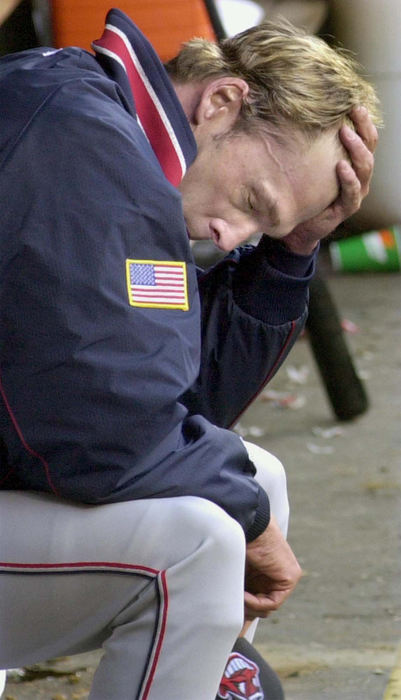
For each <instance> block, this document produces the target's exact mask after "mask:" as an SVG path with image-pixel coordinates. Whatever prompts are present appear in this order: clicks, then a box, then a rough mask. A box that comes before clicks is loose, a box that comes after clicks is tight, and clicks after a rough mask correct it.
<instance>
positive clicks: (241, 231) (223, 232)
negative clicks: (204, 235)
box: [210, 219, 259, 252]
mask: <svg viewBox="0 0 401 700" xmlns="http://www.w3.org/2000/svg"><path fill="white" fill-rule="evenodd" d="M210 232H211V238H212V240H213V242H214V244H215V245H216V246H217V247H218V248H220V250H223V251H226V252H229V251H230V250H233V248H235V247H236V246H238V245H240V243H243V242H244V241H246V240H248V238H249V237H250V236H253V235H254V234H256V233H259V230H258V227H257V226H256V224H255V223H253V222H251V221H243V222H238V223H235V224H233V223H230V222H228V221H225V220H224V219H213V220H212V221H211V222H210Z"/></svg>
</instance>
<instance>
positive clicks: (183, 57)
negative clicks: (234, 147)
mask: <svg viewBox="0 0 401 700" xmlns="http://www.w3.org/2000/svg"><path fill="white" fill-rule="evenodd" d="M166 68H167V70H168V72H169V74H170V76H171V78H172V79H173V80H174V81H175V82H177V83H187V82H192V81H203V80H206V79H214V78H218V77H221V76H225V75H227V76H236V77H240V78H242V79H243V80H245V81H246V82H247V84H248V86H249V94H248V96H247V98H246V100H244V104H243V107H242V114H241V116H240V120H239V123H238V128H240V129H245V130H250V129H252V127H255V126H257V125H259V126H260V125H261V124H263V123H265V122H266V121H267V122H269V123H270V124H276V125H280V124H281V125H282V124H283V123H284V124H288V122H290V123H291V124H292V125H294V126H295V127H297V128H298V129H300V130H301V131H302V132H304V133H305V134H313V133H315V132H316V131H325V130H328V129H331V128H334V127H339V126H341V125H342V124H344V123H346V122H347V123H349V120H348V116H347V115H349V112H350V111H351V109H352V108H353V107H354V106H357V105H364V106H365V107H366V108H367V109H368V111H369V113H370V115H371V117H372V119H373V121H374V123H376V124H377V125H380V124H381V118H380V110H379V102H378V98H377V96H376V94H375V91H374V89H373V87H372V85H370V84H369V82H368V81H367V80H366V79H365V78H363V77H362V76H361V75H360V69H359V66H358V65H357V63H356V62H355V60H354V59H353V58H352V57H351V55H350V54H349V53H347V52H345V51H344V50H341V49H338V48H336V49H335V48H333V47H331V46H329V45H328V44H327V43H326V42H325V41H323V40H322V39H320V38H318V37H316V36H310V35H308V34H306V33H305V32H304V31H303V30H300V29H297V28H295V27H294V26H292V25H291V24H290V23H289V22H288V21H286V20H279V21H277V22H268V21H266V22H262V23H261V24H259V25H257V26H256V27H252V28H251V29H247V30H246V31H244V32H242V33H241V34H237V35H236V36H235V37H232V38H229V39H224V40H222V41H220V42H219V43H218V44H217V43H213V42H210V41H207V40H204V39H192V40H191V41H189V42H187V43H186V44H184V45H183V47H182V49H181V51H180V53H179V54H178V56H177V57H176V58H174V59H173V60H172V61H170V62H169V63H168V64H167V66H166Z"/></svg>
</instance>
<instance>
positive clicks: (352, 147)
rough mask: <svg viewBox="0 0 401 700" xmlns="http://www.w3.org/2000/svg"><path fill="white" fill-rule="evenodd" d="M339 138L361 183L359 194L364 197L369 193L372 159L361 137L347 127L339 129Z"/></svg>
mask: <svg viewBox="0 0 401 700" xmlns="http://www.w3.org/2000/svg"><path fill="white" fill-rule="evenodd" d="M340 138H341V141H342V143H343V145H344V146H345V148H346V149H347V151H348V154H349V157H350V159H351V162H352V167H353V169H354V171H355V173H356V176H357V178H358V180H359V182H360V183H361V192H362V196H363V197H364V196H365V195H366V194H367V193H368V191H369V185H370V181H371V179H372V174H373V165H374V157H373V155H372V153H371V152H370V150H369V149H368V148H367V146H365V144H364V142H363V141H362V139H361V137H360V136H358V134H356V133H355V131H353V130H352V129H351V128H350V127H349V126H343V127H342V128H341V129H340Z"/></svg>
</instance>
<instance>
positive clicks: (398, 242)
mask: <svg viewBox="0 0 401 700" xmlns="http://www.w3.org/2000/svg"><path fill="white" fill-rule="evenodd" d="M329 252H330V257H331V262H332V265H333V268H334V269H335V270H340V271H344V272H369V271H376V272H398V271H399V270H400V269H401V228H400V227H399V226H391V227H389V228H386V229H381V230H379V231H369V232H368V233H363V234H361V235H360V236H351V237H350V238H344V239H343V240H340V241H333V242H332V243H330V245H329Z"/></svg>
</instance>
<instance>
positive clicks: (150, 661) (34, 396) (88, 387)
mask: <svg viewBox="0 0 401 700" xmlns="http://www.w3.org/2000/svg"><path fill="white" fill-rule="evenodd" d="M284 33H285V32H284ZM289 36H290V35H289ZM246 37H247V35H246V36H245V37H243V38H242V39H239V41H238V47H240V45H241V43H242V44H245V43H246V42H247V38H246ZM250 40H252V35H251V36H250ZM230 41H231V40H230ZM226 46H227V50H228V53H230V52H231V53H233V51H234V48H235V41H234V44H232V43H231V44H227V45H226ZM230 47H231V48H230ZM95 48H96V50H97V53H98V59H95V58H94V57H92V56H90V55H88V54H86V53H85V52H81V51H79V50H78V49H68V50H63V51H59V52H55V51H54V50H51V49H49V50H44V49H43V50H39V51H34V52H29V53H27V54H22V55H16V56H14V57H8V58H6V59H4V60H3V62H2V64H1V66H0V80H1V82H0V90H1V98H2V104H3V105H4V111H3V113H2V121H3V126H4V128H2V130H1V132H0V138H1V139H2V149H3V150H2V165H1V167H2V171H1V172H2V195H1V196H2V211H4V221H3V224H2V231H3V233H2V241H1V245H2V250H1V262H2V277H1V279H2V333H3V335H2V377H1V386H0V392H1V396H2V402H3V405H2V412H1V416H0V429H1V436H2V445H3V449H2V482H1V486H2V489H4V492H3V493H1V494H0V497H1V515H0V517H1V520H2V522H1V527H2V533H3V537H4V539H3V542H2V556H1V559H2V562H3V564H2V573H3V576H2V577H1V581H0V583H1V585H2V591H1V600H2V605H3V608H2V610H1V622H2V624H1V630H2V635H4V636H2V637H1V638H0V651H1V656H0V665H3V666H11V665H21V664H26V663H31V662H33V661H34V660H39V659H41V658H42V659H43V658H48V657H49V656H54V655H57V654H61V653H63V654H65V653H74V652H77V651H82V650H84V649H88V648H95V647H97V646H99V645H100V644H103V646H104V649H105V655H104V657H103V659H102V662H101V664H100V666H99V669H98V671H97V673H96V676H95V681H94V685H93V688H92V692H91V698H94V699H95V698H96V700H99V698H110V697H115V696H117V695H118V696H121V697H124V698H129V697H136V698H145V697H146V698H153V699H156V698H166V697H168V698H169V699H171V700H174V698H177V700H178V698H182V697H183V695H185V697H186V698H188V700H189V698H194V700H195V698H196V700H202V699H203V698H205V700H207V698H212V697H214V695H215V692H216V689H217V687H218V682H219V679H220V677H221V673H222V671H223V667H224V662H225V660H226V657H227V654H228V651H229V649H230V647H231V645H232V643H233V641H234V639H235V637H236V635H237V633H238V631H239V629H240V627H241V624H242V610H241V608H242V602H241V601H242V596H243V582H242V578H243V566H244V539H245V540H246V542H247V545H246V583H245V587H246V592H245V605H246V616H247V618H248V619H253V618H255V617H258V616H266V615H267V614H268V613H269V612H270V611H271V610H273V609H275V608H276V607H277V606H278V605H280V604H281V603H282V602H283V601H284V600H285V598H286V597H287V596H288V595H289V593H290V592H291V590H292V589H293V587H294V585H295V584H296V581H297V580H298V578H299V576H300V570H299V566H298V564H297V562H296V559H295V557H294V555H293V553H292V551H291V549H290V548H289V546H288V545H287V544H286V542H285V540H284V538H283V537H282V535H281V533H280V531H279V528H278V527H277V524H276V521H275V518H274V517H271V518H270V520H269V511H268V500H267V497H266V493H265V492H264V490H263V489H261V488H260V487H259V486H258V485H257V483H256V482H255V480H254V478H253V473H254V470H253V466H252V464H251V462H250V461H249V459H248V456H247V453H246V450H245V449H244V447H243V445H242V443H241V441H240V440H239V438H238V437H237V436H236V435H235V434H233V433H231V432H228V431H225V430H222V429H218V428H216V427H215V426H214V425H212V424H211V423H209V422H208V421H207V420H206V419H205V418H202V417H201V416H200V415H199V414H198V411H197V405H199V404H201V403H202V402H203V396H204V397H205V399H206V400H205V401H204V403H205V405H206V406H207V405H210V403H211V402H210V396H212V393H213V386H210V385H209V386H208V387H207V388H205V380H206V379H207V378H208V371H209V370H207V371H206V373H205V371H204V369H202V367H204V364H203V363H202V367H201V372H200V374H199V371H198V370H199V306H198V301H197V284H196V277H195V270H194V266H193V262H192V258H191V254H190V249H189V246H188V240H187V235H186V229H185V225H184V220H183V218H182V215H181V204H180V198H179V195H178V193H177V190H176V189H175V187H176V186H180V189H181V191H182V195H183V201H184V214H185V217H186V223H187V226H188V230H189V233H190V235H191V237H193V238H205V237H212V238H213V239H214V240H215V242H216V243H217V244H218V245H219V247H221V248H222V249H223V250H229V249H230V248H231V247H232V246H233V245H235V244H237V243H240V242H242V241H243V240H245V239H246V238H247V237H248V236H249V235H251V234H252V233H255V232H258V231H262V230H265V231H266V232H267V233H268V234H269V236H271V237H272V238H269V239H267V238H264V239H263V240H262V243H261V244H260V246H259V247H258V249H257V250H256V253H254V252H253V251H249V250H248V249H247V250H245V251H244V254H243V256H242V257H241V256H240V261H239V260H238V259H237V258H238V255H240V254H239V253H238V254H235V255H234V256H233V257H232V258H230V260H229V261H228V263H226V264H225V268H224V269H223V271H222V268H221V267H219V269H218V270H217V271H216V272H211V273H210V274H208V275H207V276H206V280H205V284H204V299H205V304H204V308H205V309H207V307H208V305H209V310H208V311H207V313H206V314H205V318H204V320H205V322H204V325H203V348H204V349H206V354H207V353H208V352H209V351H210V349H211V347H212V342H210V341H209V338H210V337H211V336H212V335H213V333H214V334H216V322H217V320H218V319H219V318H224V319H226V321H225V323H226V329H227V333H226V339H225V341H224V338H222V337H219V338H218V342H217V343H215V349H218V351H219V354H218V355H216V356H215V358H214V359H215V361H214V367H215V368H216V364H217V363H216V358H217V359H218V360H219V363H222V362H223V360H224V364H225V365H226V370H225V371H224V372H223V373H222V375H221V376H220V378H219V372H216V369H215V368H214V370H213V371H214V372H215V375H216V382H214V386H215V387H216V389H217V390H218V391H220V390H221V389H223V388H224V389H225V388H226V384H225V382H226V379H227V359H228V358H229V356H230V354H231V356H233V354H234V356H235V355H236V351H237V348H234V350H235V352H234V353H233V347H232V346H231V349H230V347H229V346H230V342H229V341H230V340H231V339H235V338H238V337H240V335H241V334H243V333H244V329H248V331H251V330H252V335H250V336H249V344H250V350H249V352H248V348H247V347H244V348H238V350H240V351H241V352H240V356H239V357H238V358H237V357H235V366H237V367H241V365H243V366H245V364H246V361H247V359H248V360H250V361H251V362H252V360H253V358H254V357H255V356H256V354H257V352H258V351H259V349H260V348H261V345H262V344H261V339H263V345H265V343H266V338H267V337H268V336H271V337H272V338H273V339H275V343H274V344H273V346H272V347H273V352H272V356H273V357H274V360H273V362H272V368H271V371H273V370H274V368H275V367H277V366H278V364H279V363H280V362H281V361H282V359H283V357H284V356H285V353H286V352H287V350H288V348H289V346H290V344H291V342H292V339H293V338H294V337H295V329H296V328H299V327H300V326H301V324H302V318H303V317H304V314H305V297H306V288H307V281H305V278H306V277H308V275H310V273H311V267H312V266H313V251H314V249H315V247H316V243H317V241H318V240H319V239H320V238H321V237H323V236H324V235H327V233H328V232H329V230H331V228H333V227H334V226H335V225H336V224H337V223H338V222H339V221H340V220H342V218H344V217H345V216H348V215H349V214H351V213H352V212H353V211H354V210H355V209H356V208H357V207H358V206H359V204H360V201H361V198H362V197H363V196H364V194H365V193H366V191H367V188H368V183H369V180H370V177H371V171H372V159H371V156H370V153H369V151H370V150H373V148H374V144H375V140H376V130H375V128H374V126H373V124H372V122H371V120H370V118H369V117H368V113H367V112H366V111H365V112H364V111H362V112H361V111H360V112H359V113H358V112H356V113H355V114H354V117H353V119H354V122H355V125H356V128H357V130H358V131H359V133H360V134H361V136H357V135H355V134H354V132H353V131H352V130H350V129H348V128H347V127H346V126H343V127H341V130H340V134H341V142H342V144H343V146H344V147H345V148H346V150H347V151H348V154H349V157H350V160H351V162H352V166H351V165H350V164H349V163H347V162H346V160H345V159H344V155H345V152H344V153H343V152H342V148H341V146H340V141H339V140H338V136H337V134H338V130H339V128H340V124H342V121H343V120H344V119H345V117H346V114H347V113H348V112H349V111H350V110H351V108H352V106H353V104H358V103H359V102H360V101H361V100H362V98H364V99H365V102H366V101H367V102H368V103H369V106H370V108H371V111H372V112H374V109H375V101H374V97H373V95H372V93H371V92H369V89H368V87H367V86H366V84H365V83H364V82H363V81H360V82H358V85H357V89H356V92H354V93H353V95H352V96H353V99H354V102H352V100H351V99H349V101H348V103H347V104H346V107H345V108H344V105H343V106H342V110H340V116H339V115H337V120H334V121H333V122H332V124H331V127H330V129H329V128H323V131H322V132H321V133H320V130H319V131H318V134H316V130H315V132H314V133H313V134H312V130H311V129H309V132H310V133H308V134H306V131H308V130H306V131H305V132H303V131H302V130H299V129H298V127H297V128H295V130H294V125H293V123H292V121H291V120H289V118H288V117H285V119H283V115H279V118H278V121H276V122H275V121H274V119H273V115H269V117H266V115H265V116H263V115H262V116H261V114H260V110H259V113H258V108H257V102H256V101H255V100H256V98H257V95H256V93H255V89H254V86H252V80H251V79H250V73H249V70H248V69H247V68H245V74H244V75H246V76H247V80H245V78H244V75H237V74H236V72H235V71H233V67H230V66H228V68H227V66H226V67H223V65H222V64H220V68H219V69H218V74H217V77H216V74H215V75H213V76H210V75H209V76H207V75H204V76H202V75H198V77H197V78H194V77H189V79H188V81H185V80H183V79H182V74H180V68H179V65H178V63H177V66H176V67H174V66H173V65H172V66H170V68H169V70H172V71H176V72H175V74H173V80H174V87H175V90H174V89H173V88H172V85H171V83H170V82H169V80H168V78H167V76H166V74H165V73H164V70H163V68H162V66H161V65H160V64H159V63H158V61H157V58H156V56H155V55H154V54H153V52H152V50H151V48H150V47H149V45H148V44H147V43H146V41H145V40H144V38H143V37H142V35H140V33H139V32H138V31H137V29H136V28H135V27H134V26H133V25H132V23H131V22H130V21H129V20H128V18H127V17H125V16H124V15H123V14H122V13H120V12H118V11H112V12H111V13H110V14H109V16H108V24H107V27H106V30H105V34H104V36H103V38H102V39H101V40H99V41H98V42H95ZM260 49H261V47H259V49H258V51H257V52H256V53H255V54H254V55H255V56H257V55H258V53H259V51H260ZM213 50H214V49H213ZM189 51H190V54H191V52H192V51H193V50H192V49H190V50H189ZM248 53H249V52H248ZM187 55H188V54H187ZM183 57H184V58H185V56H184V54H183ZM199 58H200V57H199ZM235 60H237V59H235ZM195 63H198V58H196V60H195ZM206 63H207V64H209V60H208V61H207V62H206ZM221 71H222V72H221ZM227 71H228V72H227ZM257 72H259V69H258V71H257ZM248 76H249V77H248ZM342 77H343V76H342ZM338 78H339V76H338ZM264 79H265V78H264V77H263V81H264ZM248 81H249V82H248ZM250 88H252V89H250ZM351 92H352V91H351V90H350V94H351ZM177 96H178V98H179V100H180V102H179V101H178V100H177ZM262 101H263V102H264V101H265V99H264V98H263V100H262ZM180 103H181V105H182V107H183V110H184V111H182V108H181V105H180ZM259 107H260V105H259ZM344 109H345V111H344ZM184 114H186V117H187V119H185V117H184ZM189 125H190V126H189ZM190 127H191V128H190ZM262 127H263V128H262ZM192 131H193V133H194V135H195V139H196V145H197V146H198V155H197V158H196V160H195V161H194V163H193V164H192V165H191V167H190V168H189V170H188V173H187V174H186V175H185V177H184V179H183V180H182V182H181V179H182V176H183V174H184V173H185V171H186V169H187V167H188V166H189V165H190V164H191V161H192V160H193V158H194V155H195V142H194V141H193V135H192ZM311 136H313V138H311ZM364 140H366V142H367V145H365V144H364ZM232 149H234V152H235V156H236V157H235V162H234V163H233V160H232V155H230V154H232ZM250 159H252V162H250ZM250 165H252V167H250ZM233 166H235V167H233ZM301 166H303V167H304V168H307V170H306V171H305V172H303V175H302V182H301V183H300V180H299V171H298V168H299V167H301ZM316 169H317V170H318V176H319V179H318V181H317V178H316ZM163 171H164V174H163ZM217 172H218V173H220V175H219V177H218V179H216V173H217ZM168 180H169V181H170V183H171V184H169V182H168ZM180 182H181V184H180ZM216 187H217V188H218V189H222V196H219V197H216V199H213V196H212V195H214V194H215V193H216ZM204 192H205V193H207V197H206V198H204V196H203V195H204ZM11 195H12V196H11ZM209 207H211V209H210V210H209ZM330 227H331V228H330ZM274 238H284V239H285V245H286V246H287V248H285V247H284V248H282V247H281V244H276V243H275V241H274ZM294 252H295V256H294V255H293V253H294ZM311 253H312V255H311ZM236 256H237V257H236ZM266 261H267V265H268V266H269V268H270V269H271V270H273V273H272V274H271V279H270V281H269V284H268V286H269V285H270V288H272V289H273V288H274V287H275V285H277V288H278V289H279V290H280V291H281V292H283V289H284V287H285V283H284V280H287V281H288V279H289V278H291V277H292V278H302V279H301V282H300V284H298V280H297V279H294V280H293V286H294V288H298V289H299V288H300V289H301V292H300V293H299V291H298V293H296V292H293V293H291V291H290V293H289V294H288V295H284V294H283V295H282V304H281V305H280V308H279V316H280V317H281V316H285V315H286V316H287V318H286V320H285V321H281V322H278V323H277V316H276V315H275V316H274V322H272V324H271V328H269V329H267V325H269V324H268V320H267V319H266V311H265V302H264V298H263V297H264V292H265V291H266V288H268V286H267V287H264V278H263V274H262V272H263V271H264V269H265V266H266ZM286 264H287V267H288V268H289V274H288V275H283V274H281V272H280V266H283V265H284V266H285V265H286ZM223 267H224V266H223ZM233 267H237V268H238V274H233V272H232V271H233ZM250 269H251V270H253V271H254V272H255V274H253V277H252V278H250V276H249V271H250ZM123 270H124V273H123ZM274 270H275V272H274ZM125 274H126V277H125ZM228 281H230V282H232V294H231V290H230V288H229V284H228ZM253 283H255V284H254V285H253ZM213 286H215V289H216V288H217V289H218V290H219V294H217V295H216V296H215V297H214V301H213V295H212V293H211V292H212V290H213ZM252 287H253V288H252ZM208 295H209V298H208ZM254 297H257V299H258V301H257V302H256V307H257V309H258V313H256V314H255V315H254V316H252V317H251V314H250V313H249V311H250V307H251V306H252V304H254V302H253V301H252V299H253V298H254ZM278 298H279V299H281V296H280V295H278ZM295 298H296V299H297V303H295V302H294V299H295ZM239 301H240V303H239ZM236 305H238V308H236ZM291 305H292V307H296V308H295V309H294V308H292V317H291V318H289V319H288V315H290V316H291V313H290V312H289V306H291ZM228 310H230V313H229V314H227V311H228ZM223 314H224V315H223ZM274 314H275V312H274ZM230 326H232V327H230ZM243 338H244V339H246V340H247V341H248V338H247V336H246V335H243ZM244 345H245V346H246V345H247V343H244ZM277 351H278V352H277ZM221 353H223V355H222V354H221ZM269 362H271V358H269ZM269 362H266V361H265V360H264V361H262V362H261V361H259V362H258V363H257V371H254V368H252V370H253V375H256V374H258V375H259V376H258V377H255V376H253V377H252V381H251V382H250V389H248V392H249V391H250V390H252V391H253V390H254V385H255V382H256V384H257V386H260V384H261V382H262V383H263V381H264V380H265V379H266V367H267V366H268V364H269ZM271 371H270V373H271ZM198 375H199V379H198V380H197V377H198ZM195 380H197V382H198V383H197V384H196V383H195ZM242 384H243V382H242ZM188 392H190V394H188ZM246 393H247V390H244V388H243V387H242V394H241V397H240V400H239V401H238V405H240V404H241V405H242V403H243V400H244V398H246ZM182 396H185V401H186V403H187V404H188V407H189V409H190V413H189V414H188V415H187V414H186V411H185V409H184V407H183V405H182V403H181V401H180V399H181V397H182ZM248 398H250V397H248ZM236 401H237V399H236ZM226 403H227V401H226ZM206 413H207V411H206V410H205V411H204V414H206ZM224 413H226V411H224ZM224 421H227V423H229V422H230V421H229V420H228V417H227V415H225V418H224ZM215 422H216V423H220V424H221V423H222V422H223V420H222V421H215ZM21 489H24V490H34V491H49V492H50V494H51V495H50V496H40V495H30V494H23V493H20V490H21ZM11 491H14V493H12V492H11ZM60 496H61V497H63V498H65V499H68V500H73V501H81V502H82V503H83V504H85V503H91V504H104V505H97V506H96V507H94V506H88V505H73V504H72V503H66V504H62V503H61V501H60V500H59V497H60ZM120 501H122V502H121V503H119V502H120ZM116 522H118V529H117V528H116ZM239 526H240V527H239ZM21 527H23V528H24V532H25V533H26V537H25V538H24V539H23V538H21V531H20V528H21ZM99 533H101V536H100V535H99ZM244 535H245V538H244ZM44 609H46V610H47V615H46V617H43V615H42V612H43V610H44ZM27 615H29V619H30V621H31V624H33V621H35V624H34V630H33V632H32V633H30V634H29V635H28V636H27V635H26V624H27ZM189 617H191V625H190V629H191V630H193V629H194V628H196V634H195V633H192V634H191V633H190V630H189V627H188V619H189ZM28 624H29V623H28ZM211 628H212V629H213V635H212V636H213V645H212V647H211V645H210V633H211ZM133 657H135V664H133V663H132V658H133ZM195 676H196V677H197V678H201V679H202V681H201V687H199V683H197V684H196V687H195V686H194V683H193V678H194V677H195Z"/></svg>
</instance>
